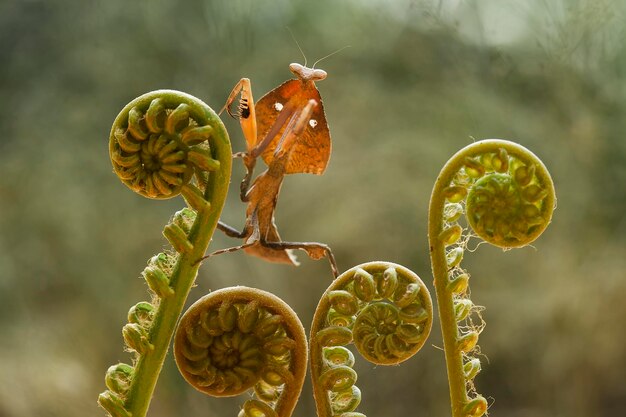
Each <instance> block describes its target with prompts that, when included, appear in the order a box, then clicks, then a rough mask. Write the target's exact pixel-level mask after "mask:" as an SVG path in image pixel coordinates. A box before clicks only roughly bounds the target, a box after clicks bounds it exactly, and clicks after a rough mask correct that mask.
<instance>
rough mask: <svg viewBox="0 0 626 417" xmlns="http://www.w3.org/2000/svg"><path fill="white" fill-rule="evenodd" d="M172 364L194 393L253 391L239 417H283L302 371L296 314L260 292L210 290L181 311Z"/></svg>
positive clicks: (303, 350) (302, 353) (301, 341)
mask: <svg viewBox="0 0 626 417" xmlns="http://www.w3.org/2000/svg"><path fill="white" fill-rule="evenodd" d="M174 354H175V357H176V363H177V365H178V369H179V370H180V372H181V374H182V375H183V377H184V378H185V379H186V380H187V382H189V383H190V384H191V385H192V386H194V387H195V388H196V389H197V390H199V391H201V392H203V393H205V394H208V395H211V396H215V397H224V396H233V395H238V394H241V393H243V392H245V391H247V390H249V389H251V388H254V393H255V395H256V398H255V399H250V400H248V401H246V402H245V403H244V405H243V407H242V410H241V412H240V413H239V417H260V416H264V417H273V416H279V417H288V416H290V415H291V413H292V412H293V409H294V407H295V406H296V403H297V401H298V397H299V396H300V392H301V390H302V385H303V383H304V377H305V375H306V366H307V344H306V335H305V333H304V328H303V327H302V323H300V320H299V319H298V316H297V315H296V313H294V312H293V310H292V309H291V308H290V307H289V306H288V305H287V304H285V302H283V301H282V300H280V299H279V298H278V297H276V296H275V295H273V294H270V293H267V292H265V291H261V290H257V289H254V288H247V287H231V288H225V289H221V290H218V291H214V292H212V293H210V294H208V295H206V296H204V297H202V298H201V299H200V300H198V301H197V302H196V303H194V304H193V305H192V306H191V307H190V308H189V309H188V310H187V311H186V312H185V314H183V317H182V319H181V321H180V324H179V326H178V330H177V331H176V338H175V342H174Z"/></svg>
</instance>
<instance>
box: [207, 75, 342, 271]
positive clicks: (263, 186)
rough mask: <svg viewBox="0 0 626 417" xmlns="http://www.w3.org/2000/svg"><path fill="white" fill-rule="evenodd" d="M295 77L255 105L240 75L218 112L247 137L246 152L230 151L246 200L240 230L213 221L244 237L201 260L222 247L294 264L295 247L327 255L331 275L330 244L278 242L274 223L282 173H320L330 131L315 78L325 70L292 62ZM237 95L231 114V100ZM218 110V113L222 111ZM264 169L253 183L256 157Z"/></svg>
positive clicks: (325, 161) (327, 152)
mask: <svg viewBox="0 0 626 417" xmlns="http://www.w3.org/2000/svg"><path fill="white" fill-rule="evenodd" d="M289 69H290V71H291V72H292V73H293V74H294V75H295V76H296V78H295V79H291V80H288V81H286V82H284V83H283V84H281V85H279V86H278V87H276V88H274V89H273V90H271V91H270V92H269V93H267V94H266V95H264V96H263V97H262V98H261V99H260V100H259V101H258V103H257V104H256V105H255V103H254V99H253V96H252V89H251V82H250V80H249V79H248V78H242V79H241V80H240V81H239V82H238V83H237V84H236V85H235V87H234V88H233V90H232V92H231V93H230V95H229V96H228V99H227V100H226V104H225V105H224V107H223V108H222V110H221V112H223V111H224V110H226V111H227V112H228V114H229V115H230V116H231V117H234V118H238V119H239V122H240V125H241V129H242V131H243V135H244V137H245V140H246V151H245V152H239V153H235V154H234V155H233V157H236V158H242V159H243V163H244V166H245V168H246V174H245V176H244V178H243V180H242V181H241V185H240V199H241V201H242V202H244V203H247V205H248V206H247V209H246V221H245V224H244V227H243V230H242V231H241V232H240V231H238V230H237V229H235V228H233V227H231V226H229V225H227V224H225V223H223V222H222V221H220V222H218V225H217V228H218V229H219V230H221V231H223V232H224V233H225V234H226V235H227V236H230V237H234V238H239V239H243V240H244V242H243V244H241V245H239V246H234V247H232V248H227V249H222V250H218V251H216V252H213V253H211V254H209V255H207V256H205V257H204V258H203V259H205V258H207V257H209V256H214V255H218V254H222V253H227V252H234V251H237V250H244V251H245V252H246V253H248V254H250V255H253V256H257V257H260V258H262V259H265V260H267V261H270V262H278V263H285V264H291V265H295V266H297V265H298V262H297V260H296V258H295V255H294V254H293V250H295V249H300V250H303V251H305V252H306V254H307V255H308V256H309V257H310V258H311V259H314V260H318V259H322V258H324V257H326V258H328V261H329V262H330V267H331V269H332V273H333V275H334V277H337V276H338V269H337V264H336V262H335V257H334V255H333V253H332V251H331V249H330V247H329V246H328V245H326V244H323V243H318V242H283V241H282V240H281V238H280V235H279V234H278V229H277V228H276V224H275V223H274V211H275V209H276V203H277V202H278V194H279V193H280V188H281V185H282V183H283V180H284V177H285V175H287V174H296V173H310V174H316V175H321V174H322V173H323V172H324V170H325V169H326V166H327V164H328V160H329V158H330V152H331V140H330V131H329V129H328V124H327V122H326V116H325V114H324V107H323V105H322V99H321V97H320V94H319V91H318V90H317V87H316V86H315V82H316V81H321V80H323V79H325V78H326V76H327V73H326V71H324V70H321V69H316V68H315V65H313V68H308V67H306V63H305V65H301V64H297V63H292V64H290V65H289ZM237 97H240V99H239V105H238V108H237V111H236V113H233V111H232V105H233V103H234V102H235V101H236V100H237ZM221 112H220V113H221ZM259 156H261V157H262V158H263V160H264V162H265V163H266V165H267V170H266V171H264V172H263V173H261V174H260V175H259V176H258V177H256V179H255V180H254V181H253V182H252V184H251V181H252V176H253V173H254V168H255V165H256V161H257V159H258V157H259Z"/></svg>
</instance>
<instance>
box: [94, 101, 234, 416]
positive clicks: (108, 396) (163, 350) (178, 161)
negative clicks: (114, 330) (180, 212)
mask: <svg viewBox="0 0 626 417" xmlns="http://www.w3.org/2000/svg"><path fill="white" fill-rule="evenodd" d="M109 149H110V154H111V159H112V162H113V168H114V170H115V172H116V173H117V174H118V176H119V177H120V179H121V180H122V182H124V184H126V185H127V186H128V187H129V188H131V189H132V190H133V191H135V192H137V193H139V194H142V195H144V196H147V197H149V198H155V199H163V198H171V197H174V196H176V195H179V194H182V195H183V196H184V197H185V199H186V201H187V204H188V205H189V207H190V209H191V211H195V220H194V222H193V224H192V225H191V227H190V228H187V227H186V226H185V229H183V228H182V227H181V225H180V224H175V223H176V222H175V221H174V222H173V223H170V224H169V225H168V226H167V227H166V228H165V230H164V232H163V233H164V235H165V237H166V238H167V239H168V240H169V241H170V243H172V245H173V247H174V249H175V250H176V251H177V252H178V254H177V255H175V256H174V255H172V258H171V259H174V258H175V259H176V264H175V265H174V266H173V268H172V269H171V270H169V269H168V274H165V273H164V272H163V271H162V270H158V271H157V270H155V269H154V268H155V267H154V266H153V267H151V266H149V267H148V268H147V269H146V271H148V272H146V271H144V277H145V278H146V280H147V281H148V284H149V285H150V288H151V289H152V290H153V291H154V292H155V298H154V299H153V303H152V304H154V307H155V311H154V315H153V316H152V318H151V320H150V321H149V323H147V324H146V323H142V324H141V325H139V324H136V323H133V324H130V327H129V331H128V334H127V333H126V332H125V339H126V338H127V336H128V338H129V339H127V340H126V342H127V344H129V342H130V344H129V347H130V348H131V349H133V350H136V351H137V355H136V358H137V362H136V363H135V364H134V366H133V368H134V369H132V368H130V367H128V366H127V365H124V364H120V365H121V366H120V365H118V366H114V367H112V368H110V369H109V371H108V372H107V381H108V382H107V386H108V387H109V388H110V389H112V390H113V391H116V392H112V391H107V392H105V393H103V394H101V395H100V397H99V402H100V405H101V406H102V407H104V408H105V409H106V410H107V411H109V413H110V414H111V415H112V416H114V417H119V416H127V417H129V416H132V417H144V416H145V415H146V413H147V411H148V407H149V406H150V401H151V399H152V395H153V392H154V389H155V386H156V383H157V379H158V377H159V374H160V372H161V369H162V367H163V362H164V360H165V357H166V355H167V351H168V348H169V345H170V342H171V340H172V336H173V334H174V330H175V328H176V324H177V322H178V319H179V317H180V315H181V312H182V310H183V307H184V305H185V301H186V300H187V296H188V295H189V291H190V290H191V287H192V286H193V284H194V282H195V279H196V275H197V273H198V268H199V267H200V262H199V261H200V260H201V259H202V257H203V255H204V254H205V253H206V250H207V248H208V246H209V243H210V241H211V236H212V235H213V232H214V231H215V228H216V226H217V222H218V220H219V217H220V214H221V211H222V208H223V206H224V203H225V201H226V194H227V192H228V186H229V183H230V172H231V163H232V154H231V146H230V141H229V138H228V133H227V132H226V129H225V128H224V125H223V124H222V121H221V120H220V118H219V117H218V116H217V114H216V113H215V112H214V111H213V110H212V109H211V108H210V107H209V106H207V105H206V104H205V103H203V102H202V101H200V100H198V99H197V98H195V97H193V96H190V95H188V94H185V93H181V92H179V91H173V90H159V91H153V92H150V93H147V94H144V95H143V96H141V97H138V98H136V99H135V100H133V101H131V102H130V103H129V104H128V105H126V106H125V107H124V109H122V111H121V112H120V114H119V115H118V117H117V118H116V120H115V122H114V124H113V127H112V129H111V136H110V142H109ZM193 178H195V182H192V179H193ZM183 226H184V225H183ZM164 256H165V255H164ZM157 269H158V268H157ZM170 271H171V273H169V272H170ZM144 304H148V303H144ZM148 306H150V304H148ZM125 331H126V326H125ZM144 331H145V332H146V333H147V334H146V333H144V334H142V332H144ZM119 369H122V370H129V369H132V371H128V375H131V376H130V378H127V376H126V375H123V374H120V373H119V372H117V370H119ZM120 378H121V379H120ZM111 381H112V382H111ZM125 381H129V385H128V386H127V387H124V384H125ZM120 387H121V388H120ZM118 388H120V389H118ZM126 388H127V389H126Z"/></svg>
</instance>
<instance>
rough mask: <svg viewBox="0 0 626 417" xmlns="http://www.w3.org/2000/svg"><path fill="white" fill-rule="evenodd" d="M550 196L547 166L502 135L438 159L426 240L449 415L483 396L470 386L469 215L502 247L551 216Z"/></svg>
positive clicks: (474, 412) (474, 363) (524, 240)
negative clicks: (465, 263) (443, 160)
mask: <svg viewBox="0 0 626 417" xmlns="http://www.w3.org/2000/svg"><path fill="white" fill-rule="evenodd" d="M555 201H556V197H555V192H554V185H553V183H552V179H551V178H550V174H549V173H548V171H547V170H546V168H545V166H544V165H543V163H542V162H541V161H540V160H539V159H538V158H537V157H536V156H535V155H534V154H533V153H532V152H530V151H529V150H527V149H526V148H524V147H522V146H520V145H517V144H515V143H512V142H508V141H504V140H484V141H480V142H476V143H473V144H471V145H469V146H467V147H465V148H464V149H462V150H461V151H459V152H458V153H457V154H456V155H454V156H453V157H452V158H451V159H450V160H449V161H448V162H447V164H446V165H445V166H444V168H443V169H442V171H441V173H440V174H439V177H438V178H437V182H436V183H435V187H434V189H433V193H432V197H431V200H430V209H429V241H430V256H431V263H432V268H433V274H434V277H435V289H436V292H437V302H438V303H437V304H438V308H439V317H440V321H441V328H442V333H443V342H444V350H445V354H446V364H447V368H448V381H449V385H450V399H451V402H452V415H453V416H454V417H465V416H472V417H479V416H481V415H483V414H485V413H486V411H487V401H486V400H485V398H484V397H482V396H481V395H479V394H476V393H475V392H474V384H473V379H474V377H475V376H476V375H477V374H478V372H480V360H479V359H478V358H476V357H475V353H476V352H477V342H478V335H479V333H480V331H481V330H482V325H475V324H473V322H472V319H471V314H472V313H473V312H475V311H476V310H477V308H476V307H475V306H474V304H473V303H472V301H471V300H470V298H469V291H468V280H469V275H468V273H467V272H466V271H465V270H463V268H462V267H461V260H462V259H463V254H464V250H465V248H466V245H467V239H468V237H470V234H466V235H465V236H464V235H463V232H464V228H463V227H462V226H461V225H460V224H459V221H460V220H462V215H463V213H465V215H466V218H467V223H468V224H469V226H470V227H471V230H473V233H474V234H476V235H478V237H480V238H481V239H482V240H484V241H486V242H489V243H491V244H493V245H495V246H498V247H502V248H511V247H521V246H525V245H528V244H529V243H531V242H532V241H534V240H535V239H536V238H537V237H539V235H540V234H541V233H542V232H543V231H544V229H545V228H546V227H547V226H548V224H549V223H550V219H551V218H552V211H553V209H554V205H555Z"/></svg>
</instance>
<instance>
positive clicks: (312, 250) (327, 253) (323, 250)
mask: <svg viewBox="0 0 626 417" xmlns="http://www.w3.org/2000/svg"><path fill="white" fill-rule="evenodd" d="M261 244H262V245H263V246H265V247H268V248H272V249H300V250H303V251H305V252H306V254H307V255H308V256H309V258H311V259H313V260H316V261H317V260H319V259H322V258H324V257H326V258H328V262H329V263H330V269H331V270H332V272H333V276H334V277H335V278H337V277H338V276H339V270H338V269H337V262H336V261H335V255H333V251H332V250H331V249H330V246H328V245H326V244H324V243H318V242H263V241H261Z"/></svg>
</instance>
